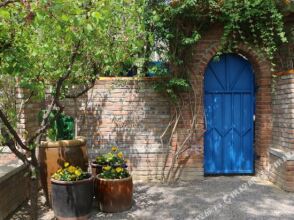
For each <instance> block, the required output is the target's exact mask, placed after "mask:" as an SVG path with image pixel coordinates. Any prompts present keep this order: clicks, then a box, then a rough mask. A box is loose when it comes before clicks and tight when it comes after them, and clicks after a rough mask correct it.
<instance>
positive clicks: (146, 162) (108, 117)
mask: <svg viewBox="0 0 294 220" xmlns="http://www.w3.org/2000/svg"><path fill="white" fill-rule="evenodd" d="M154 82H155V80H154V79H150V78H149V79H148V78H145V79H140V80H136V79H132V78H118V79H114V78H101V79H100V80H98V81H97V83H96V85H95V86H94V88H93V89H91V90H90V91H89V92H88V94H87V95H86V96H84V97H82V98H80V99H77V100H75V101H72V100H66V101H65V102H64V104H65V106H66V108H65V112H66V113H67V114H69V115H71V116H73V117H74V118H76V121H77V128H78V130H77V135H80V136H85V137H86V138H87V140H88V146H89V156H90V158H91V159H93V158H94V157H95V156H96V155H98V154H99V153H102V152H104V151H106V150H109V148H110V147H111V146H113V145H117V146H119V147H120V148H121V149H122V151H123V152H124V153H125V155H126V157H127V159H128V161H129V169H130V171H131V173H132V175H133V177H134V179H140V180H159V179H161V174H162V170H164V174H166V173H167V172H168V168H169V167H170V164H171V155H168V156H167V159H166V152H167V150H168V149H167V147H166V145H164V147H162V145H161V139H160V136H161V134H162V133H163V132H164V130H165V128H166V127H167V125H168V123H169V122H170V112H171V106H170V103H169V100H168V98H166V97H165V96H163V95H162V94H160V93H157V92H155V90H154V89H153V84H154ZM166 160H167V161H166ZM200 160H201V158H196V157H195V155H193V156H192V155H190V154H188V155H186V154H184V155H183V156H182V157H180V158H179V159H178V160H177V161H176V166H175V170H173V173H174V175H175V177H176V178H179V177H180V176H181V178H182V179H184V180H188V179H195V178H197V177H199V176H202V173H201V169H198V168H199V164H198V165H197V164H196V163H195V161H200Z"/></svg>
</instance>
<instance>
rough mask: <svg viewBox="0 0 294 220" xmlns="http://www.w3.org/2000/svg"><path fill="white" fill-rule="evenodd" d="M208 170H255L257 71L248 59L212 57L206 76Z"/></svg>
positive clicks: (228, 55) (205, 147) (206, 167)
mask: <svg viewBox="0 0 294 220" xmlns="http://www.w3.org/2000/svg"><path fill="white" fill-rule="evenodd" d="M204 90H205V97H204V102H205V103H204V106H205V122H206V132H205V144H204V145H205V146H204V172H205V174H238V173H240V174H243V173H244V174H250V173H254V150H253V137H254V126H253V123H254V122H253V115H254V105H255V103H254V100H255V97H254V96H255V94H254V74H253V70H252V66H251V64H250V63H249V62H248V60H246V59H244V58H243V57H241V56H239V55H234V54H225V55H222V56H221V57H220V60H218V61H215V60H211V61H210V62H209V64H208V66H207V68H206V72H205V79H204Z"/></svg>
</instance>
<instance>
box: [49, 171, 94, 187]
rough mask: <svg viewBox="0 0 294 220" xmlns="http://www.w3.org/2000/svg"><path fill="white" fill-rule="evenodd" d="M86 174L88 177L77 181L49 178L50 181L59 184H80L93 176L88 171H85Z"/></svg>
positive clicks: (91, 179) (92, 178)
mask: <svg viewBox="0 0 294 220" xmlns="http://www.w3.org/2000/svg"><path fill="white" fill-rule="evenodd" d="M87 174H88V175H89V178H87V179H82V180H77V181H62V180H55V179H53V178H51V183H52V184H59V185H74V184H82V183H85V182H90V181H93V180H94V176H92V175H91V174H90V173H87Z"/></svg>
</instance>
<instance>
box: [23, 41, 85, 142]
mask: <svg viewBox="0 0 294 220" xmlns="http://www.w3.org/2000/svg"><path fill="white" fill-rule="evenodd" d="M80 45H81V42H80V41H78V42H77V44H75V46H74V49H73V51H72V53H71V57H70V61H69V64H68V65H67V67H66V71H65V73H64V74H63V75H62V76H61V77H60V78H59V79H58V81H57V83H56V87H55V94H54V96H53V100H52V102H51V104H50V106H49V108H48V110H47V111H46V113H45V115H44V117H43V120H42V122H41V127H40V128H39V129H38V130H37V131H36V132H35V133H34V134H33V135H32V136H31V138H30V139H29V140H28V143H33V141H34V140H35V139H36V138H38V140H37V142H39V141H40V139H41V136H42V134H43V133H44V132H45V131H46V130H47V129H48V128H49V126H50V124H49V116H50V114H51V112H52V110H53V109H54V107H55V106H57V107H58V108H59V110H58V112H57V114H56V115H55V118H56V117H58V116H59V114H61V112H62V111H63V109H64V106H63V105H62V104H61V103H60V101H59V99H60V96H61V89H62V86H63V83H64V81H65V80H66V79H67V78H68V77H69V76H70V74H71V72H72V68H73V65H74V63H75V61H76V58H77V55H78V51H79V48H80Z"/></svg>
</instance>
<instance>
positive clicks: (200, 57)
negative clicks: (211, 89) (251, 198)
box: [188, 39, 272, 172]
mask: <svg viewBox="0 0 294 220" xmlns="http://www.w3.org/2000/svg"><path fill="white" fill-rule="evenodd" d="M219 46H220V43H219V40H214V41H213V40H211V41H207V40H205V39H204V40H202V41H201V42H200V43H199V44H197V45H196V48H195V51H199V52H196V53H194V56H193V57H194V60H193V62H192V63H191V64H192V65H190V66H188V69H189V72H190V81H191V84H192V86H193V87H194V89H195V90H196V91H197V94H198V96H200V97H201V100H199V102H198V104H199V105H201V108H202V111H200V115H199V117H198V118H199V120H198V121H197V128H198V130H197V131H196V133H198V132H203V131H204V130H205V125H204V111H203V86H204V85H203V80H204V73H205V69H206V66H207V64H208V63H209V61H210V60H211V59H212V58H213V57H214V56H215V54H216V52H217V51H218V48H219ZM204 48H206V49H205V53H203V49H204ZM199 49H200V50H199ZM201 49H202V53H201ZM235 53H238V54H240V55H242V56H244V57H246V58H247V59H248V60H249V62H250V63H251V64H252V66H253V69H254V74H255V81H256V85H257V91H256V113H255V116H256V117H255V118H256V120H255V140H254V148H255V155H256V158H255V170H256V172H258V171H259V170H261V169H266V168H267V167H268V161H269V156H268V149H269V147H270V146H271V144H272V95H271V81H272V76H271V64H270V62H268V61H266V60H265V59H262V58H260V57H259V56H258V54H257V52H256V51H254V50H252V49H249V48H248V47H246V46H245V45H239V47H238V49H237V50H236V51H235ZM195 61H196V62H195ZM196 135H197V134H196ZM198 136H199V135H198ZM196 148H197V149H196V154H197V153H198V156H200V157H201V158H202V159H203V158H204V138H203V136H202V138H200V140H198V141H197V143H196Z"/></svg>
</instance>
